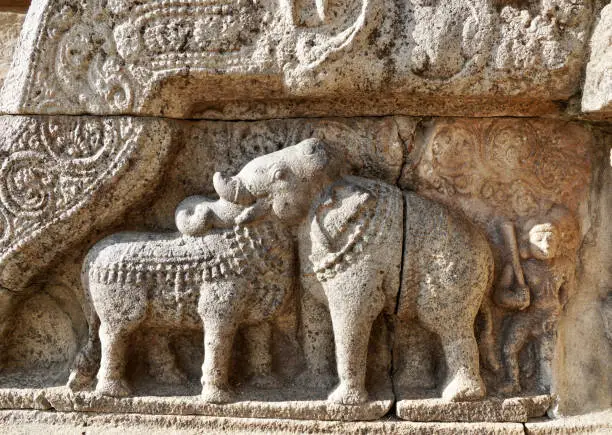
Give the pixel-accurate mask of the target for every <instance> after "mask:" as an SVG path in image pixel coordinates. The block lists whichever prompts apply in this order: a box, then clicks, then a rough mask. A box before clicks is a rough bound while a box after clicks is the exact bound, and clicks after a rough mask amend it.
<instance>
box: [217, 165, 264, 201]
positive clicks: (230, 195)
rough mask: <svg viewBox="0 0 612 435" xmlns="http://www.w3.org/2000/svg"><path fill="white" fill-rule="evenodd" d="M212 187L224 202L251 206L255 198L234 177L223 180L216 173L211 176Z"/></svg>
mask: <svg viewBox="0 0 612 435" xmlns="http://www.w3.org/2000/svg"><path fill="white" fill-rule="evenodd" d="M213 186H214V187H215V191H216V192H217V194H218V195H219V197H220V198H223V199H224V200H226V201H229V202H233V203H234V204H240V205H251V204H253V203H254V202H255V197H254V196H253V195H251V192H249V191H248V190H247V189H246V187H244V184H243V183H242V181H240V179H238V178H236V177H230V178H225V177H224V176H223V175H221V174H220V173H219V172H216V173H215V175H214V176H213Z"/></svg>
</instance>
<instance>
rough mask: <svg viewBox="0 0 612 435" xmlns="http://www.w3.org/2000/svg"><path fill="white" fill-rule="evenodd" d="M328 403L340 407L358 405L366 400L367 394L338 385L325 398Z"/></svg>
mask: <svg viewBox="0 0 612 435" xmlns="http://www.w3.org/2000/svg"><path fill="white" fill-rule="evenodd" d="M327 400H329V401H330V402H334V403H340V404H342V405H360V404H362V403H365V402H366V401H367V400H368V392H367V391H365V389H359V388H349V387H347V386H346V385H344V384H340V385H338V386H337V387H336V389H335V390H334V391H333V392H332V393H331V394H330V395H329V397H328V398H327Z"/></svg>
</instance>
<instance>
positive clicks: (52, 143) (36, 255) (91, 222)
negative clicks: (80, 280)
mask: <svg viewBox="0 0 612 435" xmlns="http://www.w3.org/2000/svg"><path fill="white" fill-rule="evenodd" d="M0 125H1V128H2V131H3V132H4V135H3V136H2V138H0V150H2V175H1V176H0V178H2V180H3V183H2V187H1V190H2V194H1V197H2V200H1V202H2V205H1V207H0V214H1V216H2V238H1V241H0V243H1V244H2V254H1V259H0V264H1V265H2V271H1V276H2V277H1V279H0V281H1V282H2V285H3V286H4V287H6V288H10V289H12V290H13V291H21V290H23V289H24V288H25V286H26V285H27V284H28V282H29V281H30V280H31V279H32V278H33V277H34V276H35V275H36V274H37V273H38V272H40V270H41V268H43V267H44V266H46V265H48V264H49V263H50V262H51V261H53V260H54V259H55V256H56V255H57V254H58V253H60V252H61V251H62V248H66V247H67V246H69V244H70V243H71V242H74V241H77V240H82V239H83V238H84V237H86V236H87V234H88V232H89V231H93V230H94V229H95V227H96V225H100V224H102V222H105V223H106V224H110V223H112V221H113V219H116V218H118V217H120V215H121V213H122V212H124V211H125V210H126V209H127V207H129V206H131V205H133V203H134V202H137V201H138V200H141V199H142V196H143V195H144V194H145V193H146V192H147V191H150V190H151V188H152V187H153V186H154V185H155V184H154V183H155V181H156V176H157V175H158V174H159V172H160V171H161V170H162V166H163V164H164V163H165V161H166V160H165V159H166V157H167V156H168V153H169V149H170V145H171V143H170V141H171V137H170V131H169V126H168V124H167V123H166V122H164V121H163V120H146V119H134V118H107V119H100V118H73V117H63V118H61V117H60V118H45V117H42V118H37V117H15V116H4V117H2V118H0ZM128 168H129V170H128ZM105 189H106V190H105ZM77 229H78V230H77ZM49 243H51V245H49Z"/></svg>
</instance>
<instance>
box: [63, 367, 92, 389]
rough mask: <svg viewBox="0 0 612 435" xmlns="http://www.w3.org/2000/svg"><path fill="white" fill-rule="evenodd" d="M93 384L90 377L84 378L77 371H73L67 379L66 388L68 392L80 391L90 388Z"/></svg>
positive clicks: (84, 376)
mask: <svg viewBox="0 0 612 435" xmlns="http://www.w3.org/2000/svg"><path fill="white" fill-rule="evenodd" d="M92 384H93V380H92V379H91V377H89V376H86V375H84V374H82V373H81V372H79V371H78V370H74V371H73V372H72V373H70V377H69V378H68V384H66V385H67V386H68V388H70V391H82V390H85V389H87V388H91V387H92Z"/></svg>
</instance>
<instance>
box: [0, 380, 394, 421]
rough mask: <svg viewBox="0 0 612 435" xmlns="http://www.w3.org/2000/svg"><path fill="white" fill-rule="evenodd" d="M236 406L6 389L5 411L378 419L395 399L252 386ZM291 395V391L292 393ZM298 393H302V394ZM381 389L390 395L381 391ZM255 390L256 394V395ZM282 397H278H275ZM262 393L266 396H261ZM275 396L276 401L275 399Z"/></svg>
mask: <svg viewBox="0 0 612 435" xmlns="http://www.w3.org/2000/svg"><path fill="white" fill-rule="evenodd" d="M248 393H250V394H246V395H245V397H240V396H239V397H238V401H236V402H235V403H232V404H225V405H216V404H211V403H204V402H203V401H202V400H201V399H200V397H199V396H197V395H195V396H165V397H159V396H140V397H131V398H123V399H121V398H112V397H107V396H103V395H100V394H95V393H90V392H79V393H76V394H75V393H72V392H71V391H70V390H69V389H67V388H65V387H59V388H58V387H56V388H48V389H11V390H8V389H0V409H40V410H55V411H60V412H71V411H78V412H97V413H126V414H140V415H168V416H169V415H203V416H210V417H237V418H275V419H294V420H339V421H353V420H377V419H379V418H381V417H382V416H384V415H385V414H386V413H387V412H388V411H389V410H390V409H391V405H392V403H393V401H392V400H391V399H389V400H372V401H371V402H368V403H367V404H364V405H359V406H346V405H341V404H333V403H329V402H327V401H326V400H311V401H309V400H291V398H290V395H291V394H292V393H293V395H294V396H296V397H298V396H299V392H295V391H294V392H286V391H285V392H278V393H276V394H275V393H274V392H269V391H268V392H264V393H263V394H262V392H261V391H260V392H257V390H256V389H252V390H251V391H249V392H248ZM287 393H289V394H287ZM296 393H297V394H296ZM375 393H376V395H378V393H384V392H381V391H376V392H375ZM253 394H255V397H254V395H253ZM275 395H276V397H274V396H275ZM256 396H260V398H261V400H258V398H257V397H256ZM271 399H273V400H271Z"/></svg>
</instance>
